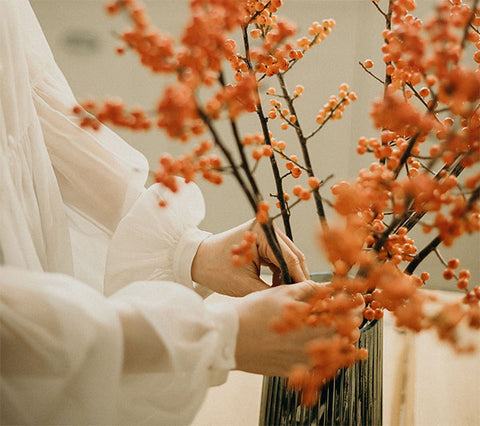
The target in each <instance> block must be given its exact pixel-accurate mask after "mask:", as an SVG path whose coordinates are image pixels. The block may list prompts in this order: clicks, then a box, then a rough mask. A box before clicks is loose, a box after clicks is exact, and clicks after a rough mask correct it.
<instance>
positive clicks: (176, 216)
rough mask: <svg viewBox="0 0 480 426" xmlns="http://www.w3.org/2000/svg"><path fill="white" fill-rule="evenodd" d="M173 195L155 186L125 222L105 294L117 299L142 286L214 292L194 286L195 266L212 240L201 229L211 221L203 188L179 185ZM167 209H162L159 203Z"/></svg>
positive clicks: (114, 245) (112, 250)
mask: <svg viewBox="0 0 480 426" xmlns="http://www.w3.org/2000/svg"><path fill="white" fill-rule="evenodd" d="M179 186H180V188H179V191H178V192H176V193H172V192H171V191H170V190H168V189H165V188H163V187H162V186H160V185H159V184H155V185H152V186H151V187H150V188H149V189H148V190H147V191H146V192H145V193H143V194H142V195H141V196H140V198H139V199H138V200H137V201H136V203H135V204H134V205H133V207H132V209H131V210H130V211H129V213H128V214H127V215H126V216H125V217H124V218H123V219H122V220H121V222H120V224H119V225H118V227H117V229H116V231H115V233H114V235H113V237H112V240H111V242H110V247H109V251H108V256H107V267H106V274H105V292H106V294H107V295H109V294H112V293H114V292H116V291H118V290H119V289H121V288H123V287H124V286H126V285H127V284H128V283H130V282H133V281H139V280H159V281H173V282H177V283H181V284H183V285H185V286H187V287H189V288H195V290H197V291H198V292H199V293H200V294H201V295H206V294H208V291H207V290H206V289H204V288H202V287H200V286H197V285H195V286H194V284H193V283H192V279H191V272H190V271H191V264H192V261H193V258H194V256H195V253H196V251H197V248H198V246H199V244H200V243H201V242H202V241H203V239H205V238H206V237H207V236H208V235H210V234H209V233H207V232H204V231H201V230H199V229H198V228H197V226H198V224H199V223H200V222H201V221H202V220H203V218H204V216H205V204H204V201H203V197H202V194H201V192H200V190H199V188H198V187H197V186H196V185H195V184H193V183H189V184H186V183H185V182H184V181H183V180H180V179H179ZM160 200H163V201H166V203H167V206H166V207H159V201H160Z"/></svg>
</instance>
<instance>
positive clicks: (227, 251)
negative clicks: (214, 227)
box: [192, 221, 309, 296]
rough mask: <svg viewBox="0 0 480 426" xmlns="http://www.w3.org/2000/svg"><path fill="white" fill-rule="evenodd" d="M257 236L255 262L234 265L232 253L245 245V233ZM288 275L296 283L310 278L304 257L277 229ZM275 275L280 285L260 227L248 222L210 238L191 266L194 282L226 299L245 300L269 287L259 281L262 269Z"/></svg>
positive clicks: (202, 245)
mask: <svg viewBox="0 0 480 426" xmlns="http://www.w3.org/2000/svg"><path fill="white" fill-rule="evenodd" d="M249 230H252V231H253V232H255V233H256V234H257V243H256V245H255V247H254V253H253V260H252V261H251V262H250V263H247V264H245V265H242V266H235V265H233V263H232V254H231V249H232V247H233V246H234V245H235V244H239V243H240V242H241V241H242V238H243V235H244V234H245V232H247V231H249ZM275 232H276V234H277V238H278V241H279V243H280V248H281V250H282V253H283V255H284V257H285V261H286V262H287V267H288V272H289V273H290V276H291V277H292V279H293V280H294V281H295V282H300V281H305V280H306V279H308V278H309V273H308V270H307V265H306V263H305V256H304V255H303V254H302V252H300V250H298V249H297V248H296V247H295V245H294V244H293V243H292V241H290V240H289V239H288V238H287V237H286V236H285V235H284V234H283V233H282V232H281V231H280V230H279V229H278V228H275ZM261 265H265V266H268V267H269V268H270V270H271V271H272V272H273V282H274V284H277V283H278V282H279V276H280V268H279V265H278V261H277V259H276V258H275V256H274V254H273V252H272V250H271V249H270V246H269V245H268V242H267V239H266V237H265V234H264V233H263V230H262V228H261V226H260V225H258V224H257V223H254V222H253V221H249V222H246V223H244V224H243V225H240V226H238V227H236V228H233V229H230V230H229V231H226V232H222V233H221V234H216V235H211V236H210V237H208V238H206V239H205V240H204V241H203V242H202V243H201V244H200V246H199V248H198V250H197V253H196V255H195V258H194V259H193V263H192V279H193V281H195V282H197V283H198V284H200V285H203V286H204V287H207V288H209V289H211V290H213V291H215V292H217V293H221V294H225V295H227V296H245V295H246V294H249V293H251V292H253V291H258V290H265V289H267V288H269V287H270V286H269V285H267V284H266V283H265V282H264V281H262V280H261V279H260V266H261Z"/></svg>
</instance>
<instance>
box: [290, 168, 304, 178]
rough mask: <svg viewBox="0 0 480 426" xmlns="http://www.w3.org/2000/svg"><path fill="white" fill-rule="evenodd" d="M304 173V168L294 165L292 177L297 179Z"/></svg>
mask: <svg viewBox="0 0 480 426" xmlns="http://www.w3.org/2000/svg"><path fill="white" fill-rule="evenodd" d="M301 174H302V169H301V168H300V167H294V168H293V169H292V177H293V178H295V179H297V178H299V177H300V175H301Z"/></svg>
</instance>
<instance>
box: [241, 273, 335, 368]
mask: <svg viewBox="0 0 480 426" xmlns="http://www.w3.org/2000/svg"><path fill="white" fill-rule="evenodd" d="M321 285H322V284H318V283H315V282H313V281H306V282H303V283H299V284H291V285H281V286H278V287H275V288H270V289H269V290H266V291H262V292H256V293H252V294H250V295H248V296H245V297H243V298H241V299H239V300H238V301H236V302H235V307H236V309H237V312H238V316H239V329H238V334H237V346H236V351H235V359H236V363H237V365H236V369H237V370H242V371H246V372H248V373H256V374H264V375H267V376H286V375H288V373H289V372H290V370H291V369H292V367H293V366H295V365H298V364H303V365H308V364H309V363H308V359H307V354H306V351H305V345H306V344H307V343H308V342H310V341H312V340H314V339H317V338H320V337H326V336H328V335H330V334H331V330H329V329H327V328H324V327H310V326H303V327H301V328H299V329H297V330H292V331H289V332H288V333H286V334H279V333H278V332H276V331H274V330H273V329H272V327H271V325H270V324H271V321H272V320H275V319H277V318H279V317H280V315H281V314H282V311H283V308H284V307H285V306H286V305H287V304H288V305H298V307H299V308H301V307H302V305H305V304H306V301H307V300H308V299H309V298H310V297H311V296H313V294H314V293H315V290H316V289H317V288H318V287H320V286H321Z"/></svg>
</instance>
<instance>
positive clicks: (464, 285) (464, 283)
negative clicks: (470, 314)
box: [457, 278, 468, 290]
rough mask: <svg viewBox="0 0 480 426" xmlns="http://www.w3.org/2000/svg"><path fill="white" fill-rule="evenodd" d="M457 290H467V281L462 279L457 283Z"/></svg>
mask: <svg viewBox="0 0 480 426" xmlns="http://www.w3.org/2000/svg"><path fill="white" fill-rule="evenodd" d="M457 288H458V289H459V290H466V289H467V288H468V280H467V279H465V278H462V279H460V280H458V281H457Z"/></svg>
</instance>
